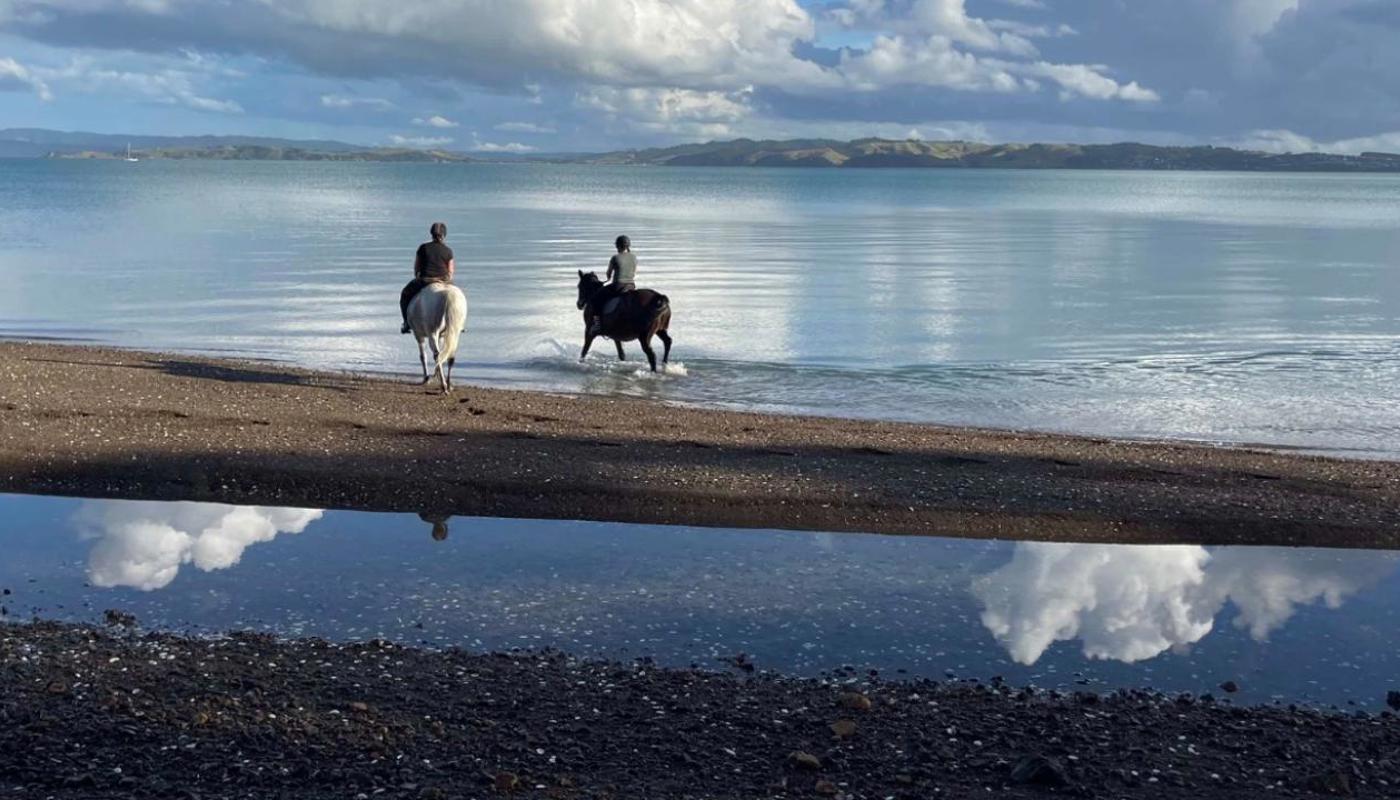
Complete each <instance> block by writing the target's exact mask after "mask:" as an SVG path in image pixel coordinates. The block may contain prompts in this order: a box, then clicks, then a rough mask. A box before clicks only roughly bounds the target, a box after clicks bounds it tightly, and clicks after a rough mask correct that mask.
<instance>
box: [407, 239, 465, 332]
mask: <svg viewBox="0 0 1400 800" xmlns="http://www.w3.org/2000/svg"><path fill="white" fill-rule="evenodd" d="M428 235H429V236H432V237H433V239H432V241H430V242H424V243H423V244H420V245H418V253H417V255H415V256H414V258H413V280H411V281H409V282H408V285H407V286H405V287H403V291H402V292H399V313H400V314H402V315H403V328H402V329H401V330H400V331H399V332H400V333H409V327H408V304H409V303H412V302H413V298H414V297H417V296H418V293H419V292H420V291H422V290H423V287H425V286H427V285H428V284H430V283H451V282H452V276H453V275H455V274H456V272H457V261H456V259H455V258H454V257H453V255H452V248H450V247H448V246H447V243H446V241H445V240H446V239H447V226H446V225H444V224H443V223H441V222H434V223H433V224H432V227H430V228H428Z"/></svg>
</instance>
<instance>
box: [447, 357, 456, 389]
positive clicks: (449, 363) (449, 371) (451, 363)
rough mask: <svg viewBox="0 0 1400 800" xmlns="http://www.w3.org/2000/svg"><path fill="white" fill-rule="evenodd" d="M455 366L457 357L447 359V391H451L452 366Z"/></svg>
mask: <svg viewBox="0 0 1400 800" xmlns="http://www.w3.org/2000/svg"><path fill="white" fill-rule="evenodd" d="M455 366H457V357H456V356H453V357H451V358H449V359H447V391H448V392H451V391H452V368H453V367H455Z"/></svg>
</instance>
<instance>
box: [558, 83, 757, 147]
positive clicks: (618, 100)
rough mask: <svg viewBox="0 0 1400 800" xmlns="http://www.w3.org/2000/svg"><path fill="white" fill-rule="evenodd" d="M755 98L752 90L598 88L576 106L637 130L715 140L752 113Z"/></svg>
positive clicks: (582, 95)
mask: <svg viewBox="0 0 1400 800" xmlns="http://www.w3.org/2000/svg"><path fill="white" fill-rule="evenodd" d="M752 95H753V88H752V87H744V88H742V89H739V90H737V91H732V92H719V91H703V92H702V91H695V90H690V89H675V88H631V89H619V88H616V87H610V86H595V87H593V88H591V89H589V90H587V91H584V92H580V93H579V94H578V96H577V97H576V98H575V104H576V105H578V106H579V107H582V108H587V109H591V110H594V111H600V112H602V113H604V114H606V115H607V116H609V117H611V118H613V119H614V120H617V121H622V122H624V123H625V124H627V125H629V126H630V127H632V128H633V129H635V130H645V131H650V132H654V133H667V134H676V135H686V136H702V137H711V138H713V137H718V136H727V135H729V134H730V133H731V126H732V125H733V124H734V123H736V122H739V121H740V120H743V119H745V118H747V117H748V116H749V115H750V114H752V113H753V107H752V106H751V104H750V103H751V100H752Z"/></svg>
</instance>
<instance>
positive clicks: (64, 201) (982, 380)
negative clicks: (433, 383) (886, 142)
mask: <svg viewBox="0 0 1400 800" xmlns="http://www.w3.org/2000/svg"><path fill="white" fill-rule="evenodd" d="M0 197H3V198H4V201H3V203H0V287H3V290H4V291H3V292H0V336H9V337H30V336H36V335H37V336H50V337H56V338H61V339H77V340H92V341H97V342H103V343H112V344H118V345H124V346H134V347H145V348H157V349H168V350H177V351H190V352H205V353H236V354H241V355H248V356H255V357H259V358H270V359H278V360H285V361H288V362H294V363H298V364H305V365H311V366H317V367H331V368H336V369H351V370H374V371H393V372H401V373H404V374H405V375H407V374H408V373H410V372H412V371H416V370H417V368H418V366H417V358H416V353H415V349H414V347H413V344H412V341H411V339H410V337H407V336H400V335H399V334H398V319H397V314H398V312H397V307H396V298H397V292H398V289H399V287H400V285H401V284H402V283H403V281H404V280H406V278H407V277H408V275H409V272H410V269H411V264H412V257H413V251H414V248H415V246H416V245H417V244H418V243H419V242H420V241H421V240H422V239H423V238H424V235H425V234H426V231H427V227H428V224H429V223H430V222H432V221H434V220H443V221H445V222H446V223H447V225H448V227H449V230H450V235H449V244H451V245H452V246H453V248H454V249H455V250H456V252H457V261H458V273H459V283H460V284H461V285H462V286H463V287H464V288H465V289H466V291H467V293H468V295H469V297H470V306H471V315H470V318H469V321H468V333H467V336H466V339H465V344H464V350H463V353H462V356H463V363H460V364H459V369H460V371H461V373H462V377H464V378H465V379H467V380H469V381H472V382H478V383H481V384H485V385H493V386H506V387H515V388H538V389H552V390H566V391H583V392H596V393H622V394H632V395H643V396H648V397H655V398H660V399H664V400H671V401H679V402H686V403H700V404H706V405H719V406H727V407H736V408H747V409H772V410H783V411H795V412H804V413H808V412H810V413H821V414H833V415H841V416H862V417H882V418H898V419H908V420H921V421H933V422H943V423H957V424H973V425H985V426H995V427H1013V428H1032V429H1043V430H1062V431H1075V432H1084V433H1093V434H1103V435H1122V436H1141V437H1172V438H1190V439H1202V440H1209V441H1223V442H1248V443H1268V444H1273V445H1283V446H1297V447H1304V448H1309V449H1320V450H1326V451H1331V452H1341V453H1351V454H1362V455H1380V456H1383V457H1387V458H1395V457H1400V177H1392V176H1339V175H1316V176H1314V175H1292V174H1263V175H1259V174H1211V173H1128V172H1117V173H1107V172H1028V171H930V170H908V171H905V170H893V171H857V170H851V171H829V172H828V171H819V170H757V169H746V170H721V169H714V170H710V169H684V168H682V169H664V168H599V167H574V166H548V165H540V166H525V165H396V164H314V163H214V162H169V161H145V162H140V163H135V164H130V163H126V162H88V163H84V162H70V161H0ZM620 233H626V234H629V235H630V236H631V237H632V240H633V242H634V243H635V249H636V252H637V254H638V257H639V261H640V265H641V272H640V283H641V285H644V286H651V287H654V288H656V289H659V290H661V291H663V292H665V293H666V294H668V295H670V297H671V300H672V306H673V308H674V323H673V327H672V332H673V335H674V336H675V338H676V351H675V358H676V359H677V360H678V361H679V362H681V363H680V364H678V365H676V366H675V368H674V369H672V370H671V371H670V372H669V373H668V374H665V375H662V376H659V377H652V376H650V375H647V374H643V373H641V372H639V371H638V369H637V367H638V363H637V361H635V360H634V361H632V362H629V363H628V364H626V365H618V364H616V363H614V361H613V359H612V354H611V352H610V350H611V348H610V347H607V346H606V343H604V346H603V347H601V348H598V349H597V350H596V351H595V353H594V355H593V356H592V359H591V360H590V362H589V363H588V364H586V365H582V366H581V365H579V364H578V363H577V353H578V347H579V345H580V339H581V331H582V322H581V320H580V318H579V315H578V312H577V311H576V310H575V308H574V298H575V290H574V284H575V281H576V273H575V270H577V269H599V270H601V269H602V268H603V267H604V266H605V265H606V263H607V258H608V255H609V253H610V252H611V242H612V239H613V237H614V236H616V235H617V234H620ZM629 355H630V356H631V357H632V358H633V359H639V358H641V353H640V352H639V351H638V350H637V348H636V347H635V345H633V346H631V347H630V353H629ZM55 390H59V389H58V387H55Z"/></svg>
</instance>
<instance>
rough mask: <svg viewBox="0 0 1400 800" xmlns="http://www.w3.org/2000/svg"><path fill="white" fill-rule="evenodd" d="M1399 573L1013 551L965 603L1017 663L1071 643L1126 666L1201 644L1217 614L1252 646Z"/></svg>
mask: <svg viewBox="0 0 1400 800" xmlns="http://www.w3.org/2000/svg"><path fill="white" fill-rule="evenodd" d="M1397 564H1400V553H1395V554H1385V555H1377V554H1374V553H1365V552H1360V551H1329V550H1297V549H1291V548H1267V547H1258V548H1255V547H1249V548H1246V547H1235V548H1222V549H1220V550H1218V551H1216V552H1213V553H1212V552H1209V551H1207V550H1206V548H1204V547H1197V546H1194V545H1172V546H1161V547H1151V546H1126V545H1083V544H1047V543H1020V544H1017V545H1016V549H1015V552H1014V553H1013V555H1012V558H1011V561H1010V562H1009V563H1008V564H1006V565H1004V566H1003V567H1001V568H999V569H997V570H996V571H994V572H992V573H990V574H988V575H985V576H983V577H981V578H979V579H978V580H977V581H976V582H975V583H974V585H973V594H974V595H975V596H976V597H977V598H978V600H979V601H980V602H981V603H982V606H983V613H982V623H983V625H984V626H986V628H987V630H989V631H990V632H991V633H992V635H993V636H995V637H996V639H997V641H999V642H1001V644H1002V645H1003V646H1005V647H1006V649H1007V652H1008V653H1009V654H1010V656H1011V657H1012V659H1014V660H1015V661H1017V662H1018V663H1022V664H1033V663H1035V661H1036V660H1038V659H1039V658H1040V656H1041V655H1042V654H1043V653H1044V652H1045V650H1046V649H1047V648H1048V647H1050V645H1051V644H1053V643H1055V642H1057V641H1068V640H1072V639H1079V640H1080V641H1081V643H1082V647H1083V650H1084V654H1085V655H1086V656H1089V657H1090V658H1104V659H1115V660H1118V661H1127V662H1132V661H1141V660H1144V659H1148V658H1153V657H1155V656H1157V655H1160V654H1161V653H1163V652H1165V651H1167V650H1169V649H1171V648H1174V647H1179V646H1185V645H1190V644H1193V643H1195V642H1197V641H1200V639H1201V638H1203V637H1204V636H1205V635H1206V634H1208V633H1210V631H1211V630H1212V629H1213V627H1214V620H1215V617H1216V616H1217V615H1218V614H1219V613H1220V612H1221V611H1222V610H1223V609H1224V608H1225V607H1226V604H1227V603H1231V604H1233V605H1234V607H1235V608H1236V609H1237V610H1238V614H1237V616H1236V617H1235V619H1234V625H1235V626H1236V627H1239V628H1242V629H1244V630H1247V631H1248V632H1249V634H1250V635H1251V636H1252V637H1254V638H1255V639H1259V640H1262V639H1264V638H1266V637H1267V636H1268V635H1269V634H1270V633H1272V632H1273V631H1275V630H1277V629H1278V628H1279V627H1280V626H1282V625H1283V624H1284V623H1285V622H1286V621H1287V620H1288V619H1289V618H1290V617H1291V616H1292V615H1293V613H1294V612H1295V611H1296V609H1297V608H1298V606H1300V605H1306V604H1310V603H1314V602H1317V601H1319V600H1321V601H1322V602H1323V603H1324V604H1326V605H1327V607H1329V608H1337V607H1338V606H1340V605H1341V603H1342V602H1343V601H1344V600H1345V599H1346V598H1347V597H1348V596H1350V595H1351V594H1354V593H1355V592H1357V591H1359V590H1360V589H1362V588H1364V587H1366V586H1370V585H1373V584H1375V583H1377V582H1379V581H1381V580H1383V579H1384V578H1385V577H1386V576H1387V575H1389V574H1390V573H1391V572H1393V571H1394V570H1395V569H1396V566H1397Z"/></svg>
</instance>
